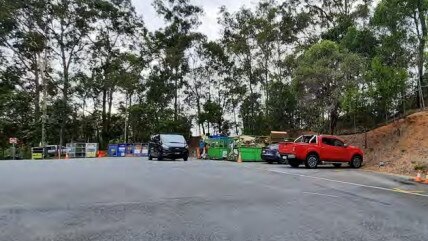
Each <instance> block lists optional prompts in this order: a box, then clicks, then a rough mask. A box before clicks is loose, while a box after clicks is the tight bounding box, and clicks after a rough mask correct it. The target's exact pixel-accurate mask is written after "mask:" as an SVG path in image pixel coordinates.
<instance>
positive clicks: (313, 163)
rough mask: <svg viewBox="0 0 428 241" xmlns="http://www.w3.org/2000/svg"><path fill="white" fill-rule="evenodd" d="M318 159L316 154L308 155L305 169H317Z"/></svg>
mask: <svg viewBox="0 0 428 241" xmlns="http://www.w3.org/2000/svg"><path fill="white" fill-rule="evenodd" d="M318 162H319V158H318V156H317V155H316V154H309V155H308V156H307V157H306V161H305V166H306V168H317V166H318Z"/></svg>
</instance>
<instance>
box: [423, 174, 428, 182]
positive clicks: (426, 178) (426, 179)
mask: <svg viewBox="0 0 428 241" xmlns="http://www.w3.org/2000/svg"><path fill="white" fill-rule="evenodd" d="M424 183H425V184H428V173H427V175H426V176H425V181H424Z"/></svg>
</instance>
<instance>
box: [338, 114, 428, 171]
mask: <svg viewBox="0 0 428 241" xmlns="http://www.w3.org/2000/svg"><path fill="white" fill-rule="evenodd" d="M341 137H342V138H343V139H345V140H346V141H347V142H348V143H349V144H351V145H355V146H359V147H361V148H363V149H364V153H365V167H364V168H366V169H371V170H376V171H382V172H389V173H396V174H405V175H414V174H415V167H417V166H419V167H420V166H427V167H428V111H424V112H418V113H415V114H412V115H409V116H407V117H405V118H403V119H400V120H397V121H395V122H393V123H391V124H388V125H386V126H382V127H380V128H377V129H374V130H372V131H369V132H367V133H365V134H364V133H363V134H355V135H346V136H341ZM365 144H367V146H365Z"/></svg>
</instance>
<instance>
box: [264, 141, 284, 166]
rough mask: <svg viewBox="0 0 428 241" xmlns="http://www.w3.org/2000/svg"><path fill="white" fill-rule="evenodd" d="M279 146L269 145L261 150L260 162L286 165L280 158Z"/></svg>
mask: <svg viewBox="0 0 428 241" xmlns="http://www.w3.org/2000/svg"><path fill="white" fill-rule="evenodd" d="M278 148H279V144H271V145H269V146H267V147H265V148H264V149H263V150H262V160H263V161H265V162H267V163H269V164H272V163H274V162H276V163H278V164H286V161H285V160H283V159H282V158H281V155H280V154H279V152H278Z"/></svg>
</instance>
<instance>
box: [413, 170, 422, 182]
mask: <svg viewBox="0 0 428 241" xmlns="http://www.w3.org/2000/svg"><path fill="white" fill-rule="evenodd" d="M414 181H415V182H422V173H421V172H420V171H419V172H418V174H416V178H415V179H414Z"/></svg>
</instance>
